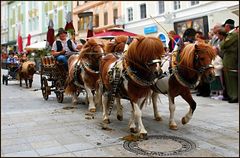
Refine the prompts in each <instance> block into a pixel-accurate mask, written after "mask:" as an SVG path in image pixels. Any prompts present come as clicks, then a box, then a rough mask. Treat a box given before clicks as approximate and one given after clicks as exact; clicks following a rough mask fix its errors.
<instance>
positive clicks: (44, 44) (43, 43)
mask: <svg viewBox="0 0 240 158" xmlns="http://www.w3.org/2000/svg"><path fill="white" fill-rule="evenodd" d="M45 48H47V41H41V42H37V43H33V44H31V45H29V46H27V47H26V48H25V50H28V51H31V50H43V49H45Z"/></svg>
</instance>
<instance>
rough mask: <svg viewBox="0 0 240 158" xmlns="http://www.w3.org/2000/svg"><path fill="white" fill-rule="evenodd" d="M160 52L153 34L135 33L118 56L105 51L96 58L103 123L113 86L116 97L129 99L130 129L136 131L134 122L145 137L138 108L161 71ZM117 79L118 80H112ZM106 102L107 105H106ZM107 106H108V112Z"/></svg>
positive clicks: (140, 134) (106, 119)
mask: <svg viewBox="0 0 240 158" xmlns="http://www.w3.org/2000/svg"><path fill="white" fill-rule="evenodd" d="M163 53H164V47H163V44H162V42H161V41H160V40H159V39H158V38H156V37H144V36H138V37H136V39H134V40H133V41H132V43H131V44H130V45H129V47H128V50H127V51H126V53H124V55H123V57H122V58H116V57H115V56H114V55H113V54H111V53H109V54H107V55H106V56H104V57H102V59H101V61H100V77H101V78H100V79H101V82H102V87H103V88H102V89H103V95H102V105H103V125H104V126H107V124H109V123H110V120H109V114H110V112H111V107H110V106H109V102H110V101H111V96H112V95H113V92H114V88H117V91H116V97H117V98H123V99H129V100H130V103H131V105H132V115H131V119H130V121H129V128H130V131H131V132H137V130H136V125H135V120H136V121H137V123H138V129H139V131H138V132H139V136H140V138H146V136H147V131H146V129H145V127H144V125H143V123H142V112H141V110H140V109H139V105H140V104H141V103H142V101H143V99H144V98H145V97H146V96H147V95H148V94H149V92H150V91H151V88H150V86H151V85H152V84H153V83H154V81H155V79H156V77H157V76H158V75H160V73H161V66H160V61H161V60H160V59H161V57H162V54H163ZM117 79H118V82H117V83H116V82H115V81H116V80H117ZM108 106H109V107H108ZM107 110H110V111H109V113H108V112H107Z"/></svg>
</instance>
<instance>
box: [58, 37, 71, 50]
mask: <svg viewBox="0 0 240 158" xmlns="http://www.w3.org/2000/svg"><path fill="white" fill-rule="evenodd" d="M56 44H57V52H59V51H62V49H63V46H62V43H61V41H56ZM67 46H68V48H69V49H70V50H71V51H72V52H75V51H74V49H73V47H72V41H71V40H70V39H69V40H67Z"/></svg>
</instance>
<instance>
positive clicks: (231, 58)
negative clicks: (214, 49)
mask: <svg viewBox="0 0 240 158" xmlns="http://www.w3.org/2000/svg"><path fill="white" fill-rule="evenodd" d="M238 38H239V36H238V33H236V32H234V31H233V30H231V31H230V32H229V33H228V35H227V37H226V39H225V40H224V41H222V42H221V43H220V47H221V50H222V51H223V53H224V54H223V55H224V56H223V66H224V68H225V69H226V70H227V71H231V70H237V68H238Z"/></svg>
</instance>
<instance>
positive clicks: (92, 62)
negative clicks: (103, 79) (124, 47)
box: [65, 38, 103, 112]
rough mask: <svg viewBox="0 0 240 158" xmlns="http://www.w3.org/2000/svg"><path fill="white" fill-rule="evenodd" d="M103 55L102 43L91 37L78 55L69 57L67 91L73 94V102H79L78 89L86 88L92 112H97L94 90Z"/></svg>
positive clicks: (68, 93)
mask: <svg viewBox="0 0 240 158" xmlns="http://www.w3.org/2000/svg"><path fill="white" fill-rule="evenodd" d="M102 55H103V45H102V43H97V42H96V40H95V39H93V38H91V39H89V40H88V41H87V42H86V43H85V44H84V46H83V47H82V49H81V51H80V53H79V54H78V55H72V56H70V58H69V59H68V68H69V70H68V72H69V73H68V77H67V80H66V88H65V93H66V94H67V95H71V96H73V97H72V103H73V104H77V93H78V90H81V89H85V90H86V93H87V96H86V98H87V100H88V101H89V107H88V110H89V111H90V112H96V106H95V103H96V101H95V103H94V92H95V90H96V89H97V87H98V84H97V81H98V79H99V60H100V58H101V57H102ZM96 95H97V94H96Z"/></svg>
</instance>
